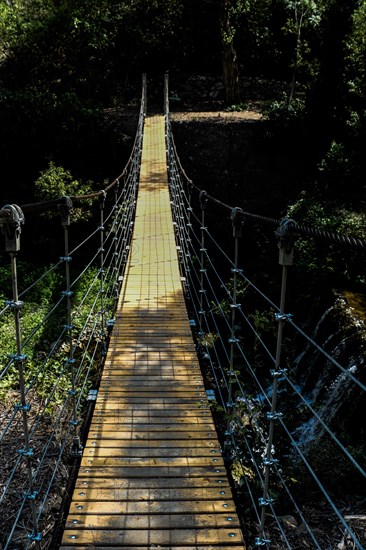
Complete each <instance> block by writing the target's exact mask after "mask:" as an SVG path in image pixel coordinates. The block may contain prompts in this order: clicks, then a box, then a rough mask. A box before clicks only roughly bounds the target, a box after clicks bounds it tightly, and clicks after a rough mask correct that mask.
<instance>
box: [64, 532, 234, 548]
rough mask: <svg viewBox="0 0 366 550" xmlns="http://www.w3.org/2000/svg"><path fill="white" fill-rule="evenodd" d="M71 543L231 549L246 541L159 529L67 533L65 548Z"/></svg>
mask: <svg viewBox="0 0 366 550" xmlns="http://www.w3.org/2000/svg"><path fill="white" fill-rule="evenodd" d="M70 540H75V541H77V543H78V544H96V545H99V544H104V545H109V546H112V545H115V546H118V548H123V547H128V546H131V545H132V544H134V545H141V544H142V545H145V548H151V547H152V545H165V546H166V545H169V547H171V545H174V544H176V545H181V544H207V543H208V544H226V545H229V544H230V546H231V547H234V545H237V546H238V545H242V544H243V538H242V534H241V531H240V529H238V528H232V529H231V528H228V529H224V528H221V529H164V530H163V529H159V530H142V529H136V530H132V529H131V530H122V529H116V530H107V529H98V530H93V529H82V530H78V529H65V532H64V536H63V539H62V544H70Z"/></svg>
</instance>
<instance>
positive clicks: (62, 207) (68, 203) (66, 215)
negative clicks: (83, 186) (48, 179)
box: [58, 195, 73, 227]
mask: <svg viewBox="0 0 366 550" xmlns="http://www.w3.org/2000/svg"><path fill="white" fill-rule="evenodd" d="M62 198H63V200H64V201H65V202H64V204H59V205H58V209H59V212H60V215H61V225H62V227H68V226H69V225H70V223H71V222H70V215H71V211H72V209H73V204H72V200H71V199H70V197H68V196H67V195H65V196H64V197H62Z"/></svg>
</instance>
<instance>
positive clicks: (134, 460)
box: [81, 455, 224, 468]
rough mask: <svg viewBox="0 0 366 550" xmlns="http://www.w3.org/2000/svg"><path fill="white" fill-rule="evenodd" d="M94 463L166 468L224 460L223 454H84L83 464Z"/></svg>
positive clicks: (208, 464)
mask: <svg viewBox="0 0 366 550" xmlns="http://www.w3.org/2000/svg"><path fill="white" fill-rule="evenodd" d="M88 464H92V465H93V466H94V467H98V468H99V467H100V466H116V467H119V468H123V467H134V468H139V467H141V468H164V467H165V466H169V467H176V466H189V467H195V466H198V467H205V466H211V465H214V466H215V465H218V466H223V465H224V461H223V459H222V457H221V456H215V458H212V457H211V456H208V457H206V456H203V457H202V456H192V457H191V456H184V457H182V456H160V457H124V456H123V457H121V456H107V457H103V456H93V455H87V456H84V457H83V458H82V460H81V465H82V466H88Z"/></svg>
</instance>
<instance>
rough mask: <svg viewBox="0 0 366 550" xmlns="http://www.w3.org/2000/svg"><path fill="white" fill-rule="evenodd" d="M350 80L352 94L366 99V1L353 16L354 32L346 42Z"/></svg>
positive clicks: (359, 5)
mask: <svg viewBox="0 0 366 550" xmlns="http://www.w3.org/2000/svg"><path fill="white" fill-rule="evenodd" d="M346 50H347V61H348V63H349V64H348V69H347V76H348V78H349V81H348V85H349V89H350V91H351V92H352V93H354V94H356V95H357V96H358V97H359V98H362V99H364V100H365V99H366V64H365V59H366V1H365V0H361V1H360V2H359V4H358V7H357V9H356V10H355V12H354V13H353V16H352V31H351V33H350V35H349V36H348V38H347V41H346Z"/></svg>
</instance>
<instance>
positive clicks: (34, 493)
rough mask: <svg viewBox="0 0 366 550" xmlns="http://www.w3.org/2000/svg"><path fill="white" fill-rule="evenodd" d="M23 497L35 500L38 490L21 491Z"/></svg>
mask: <svg viewBox="0 0 366 550" xmlns="http://www.w3.org/2000/svg"><path fill="white" fill-rule="evenodd" d="M23 497H24V498H25V499H27V500H36V498H37V497H38V491H33V493H23Z"/></svg>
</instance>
